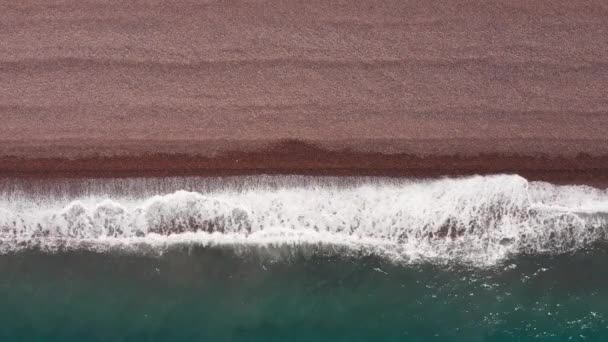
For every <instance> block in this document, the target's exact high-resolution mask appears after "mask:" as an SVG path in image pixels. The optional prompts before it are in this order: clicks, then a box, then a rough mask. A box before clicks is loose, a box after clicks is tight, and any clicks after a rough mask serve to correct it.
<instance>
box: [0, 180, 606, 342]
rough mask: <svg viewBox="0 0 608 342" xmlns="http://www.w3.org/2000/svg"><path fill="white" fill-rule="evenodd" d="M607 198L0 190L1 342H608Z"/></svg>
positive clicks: (458, 185) (360, 183)
mask: <svg viewBox="0 0 608 342" xmlns="http://www.w3.org/2000/svg"><path fill="white" fill-rule="evenodd" d="M607 213H608V193H607V192H606V190H600V189H594V188H591V187H582V186H555V185H551V184H548V183H540V182H528V181H527V180H526V179H524V178H522V177H519V176H516V175H496V176H485V177H481V176H477V177H467V178H459V179H435V180H413V179H410V180H407V179H381V178H356V177H355V178H312V177H234V178H218V179H205V178H196V177H192V178H159V179H122V180H120V179H115V180H112V179H109V180H95V179H90V180H19V179H2V180H0V252H1V253H0V275H2V276H1V277H0V300H1V302H0V340H3V341H4V340H6V341H32V340H44V341H52V340H56V341H69V340H73V341H81V340H86V341H95V340H107V341H120V340H128V341H141V340H151V341H159V340H162V341H180V340H183V341H192V340H208V341H235V340H236V341H273V340H274V341H286V340H288V341H342V340H343V341H357V340H362V341H363V340H364V341H391V340H394V341H403V340H407V341H429V340H431V341H432V340H436V341H526V340H546V341H563V340H575V341H577V340H579V341H582V340H596V341H602V340H606V339H608V316H607V315H608V290H607V289H608V274H607V273H606V272H605V265H606V264H607V263H608V243H607V242H606V237H607V236H608V221H607V220H608V216H607Z"/></svg>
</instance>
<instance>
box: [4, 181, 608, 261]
mask: <svg viewBox="0 0 608 342" xmlns="http://www.w3.org/2000/svg"><path fill="white" fill-rule="evenodd" d="M295 183H296V184H291V185H287V186H282V187H267V186H259V185H258V186H253V187H249V188H247V187H245V188H241V189H237V190H235V189H230V188H225V189H214V190H209V191H193V190H191V191H183V190H179V191H175V192H172V193H168V194H160V195H154V196H147V197H143V198H138V197H137V196H129V195H128V194H124V193H122V194H119V195H115V196H112V195H103V194H101V195H100V194H93V195H91V194H88V195H80V196H77V198H71V199H69V201H60V200H55V199H53V198H52V197H50V196H46V195H40V196H37V197H36V196H25V195H19V194H15V193H11V194H9V193H7V192H6V191H5V192H4V193H0V253H12V252H16V251H20V250H24V249H41V250H44V251H49V252H53V251H57V250H65V249H90V250H97V251H107V250H112V249H122V250H132V251H138V250H157V251H162V250H163V249H165V248H168V247H170V246H173V245H182V244H196V245H203V246H232V247H237V248H238V247H242V246H249V247H250V248H260V247H264V248H266V247H274V248H283V249H285V248H286V249H298V248H299V249H302V248H307V249H310V250H319V249H326V250H333V251H339V252H340V253H369V254H374V255H380V256H383V257H387V258H390V259H391V260H394V261H396V262H406V263H409V262H420V261H428V260H431V261H436V262H453V261H455V262H464V263H473V264H479V265H491V264H495V263H497V262H499V261H501V260H504V259H505V258H507V257H509V256H512V255H517V254H522V253H523V254H530V253H550V254H557V253H566V252H571V251H575V250H578V249H580V248H583V247H585V246H588V245H589V244H592V243H595V242H598V241H603V240H605V239H606V237H607V233H608V192H607V191H604V190H599V189H595V188H591V187H585V186H555V185H551V184H548V183H542V182H528V181H527V180H526V179H524V178H522V177H519V176H516V175H497V176H475V177H469V178H458V179H438V180H407V181H399V182H393V183H391V182H382V181H377V180H373V179H372V180H366V181H361V182H356V183H355V184H351V185H347V186H338V185H334V184H332V183H331V182H326V183H318V184H306V185H305V186H302V184H297V182H295ZM64 202H65V203H64Z"/></svg>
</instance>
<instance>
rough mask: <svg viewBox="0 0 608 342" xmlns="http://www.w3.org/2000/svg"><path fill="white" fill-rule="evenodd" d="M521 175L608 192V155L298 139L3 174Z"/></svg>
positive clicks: (65, 162)
mask: <svg viewBox="0 0 608 342" xmlns="http://www.w3.org/2000/svg"><path fill="white" fill-rule="evenodd" d="M499 173H507V174H512V173H515V174H519V175H521V176H524V177H526V178H527V179H529V180H541V181H547V182H551V183H555V184H585V185H591V186H596V187H608V157H594V156H590V155H586V154H580V155H578V156H576V157H542V156H522V155H505V154H480V155H474V156H470V155H469V156H466V155H465V156H462V155H427V156H419V155H413V154H405V153H395V154H385V153H378V152H356V151H352V150H333V151H331V150H326V149H323V148H320V147H318V146H315V145H312V144H306V143H302V142H298V141H285V142H281V143H277V144H275V145H273V146H271V147H269V148H267V149H264V150H259V151H249V152H243V151H229V152H225V153H221V154H218V155H215V156H203V155H188V154H149V155H122V156H98V157H90V156H89V157H78V158H73V159H69V158H44V157H41V158H19V157H4V158H2V159H0V176H10V177H14V176H18V177H36V178H40V177H42V178H46V177H61V178H63V177H158V176H188V175H199V176H201V175H202V176H233V175H256V174H294V175H317V176H321V175H330V176H388V177H415V178H428V177H443V176H467V175H475V174H499Z"/></svg>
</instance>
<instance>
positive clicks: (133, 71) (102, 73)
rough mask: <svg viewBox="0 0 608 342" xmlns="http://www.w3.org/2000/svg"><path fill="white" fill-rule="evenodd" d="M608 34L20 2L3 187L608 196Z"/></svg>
mask: <svg viewBox="0 0 608 342" xmlns="http://www.w3.org/2000/svg"><path fill="white" fill-rule="evenodd" d="M606 18H608V2H606V1H604V0H590V1H569V0H552V1H543V0H540V1H524V0H509V1H485V0H483V1H482V0H471V1H461V0H454V1H433V0H430V1H429V0H412V1H403V0H395V1H376V0H361V1H325V0H323V1H320V0H309V1H256V0H251V1H202V0H176V1H153V0H147V1H114V0H98V1H92V0H83V1H59V0H45V1H34V0H23V1H5V2H3V3H2V4H0V42H1V44H0V121H1V122H0V173H2V174H16V175H21V174H38V175H43V174H60V173H61V174H71V175H81V174H82V175H85V174H86V175H92V176H94V175H123V174H124V175H145V174H190V173H196V174H206V173H209V174H212V173H215V174H221V173H231V172H232V173H261V172H270V173H309V174H317V173H318V174H325V173H329V174H359V173H363V174H387V175H425V174H427V175H443V174H469V173H477V172H480V173H496V172H518V173H522V174H524V175H529V176H531V177H536V178H543V179H548V180H556V181H560V182H584V183H598V184H606V181H605V179H604V178H608V161H607V160H608V157H607V156H608V137H607V135H606V132H607V131H608V99H607V96H606V95H607V89H608V21H607V20H606ZM286 139H291V140H286ZM543 175H544V176H543Z"/></svg>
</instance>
